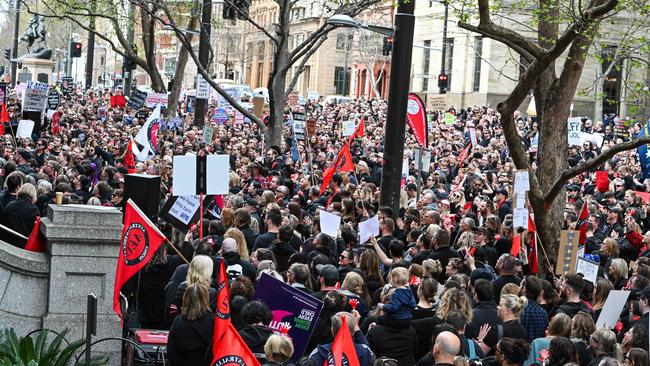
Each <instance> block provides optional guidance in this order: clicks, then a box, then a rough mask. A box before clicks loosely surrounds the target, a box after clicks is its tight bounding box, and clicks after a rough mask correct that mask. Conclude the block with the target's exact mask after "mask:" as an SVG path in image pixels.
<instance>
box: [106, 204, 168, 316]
mask: <svg viewBox="0 0 650 366" xmlns="http://www.w3.org/2000/svg"><path fill="white" fill-rule="evenodd" d="M164 242H165V236H164V235H163V234H162V233H161V232H160V230H158V228H157V227H156V225H154V224H153V223H152V222H151V220H149V218H147V216H146V215H145V214H144V213H143V212H142V211H141V210H140V208H138V206H136V204H135V203H134V202H133V201H132V200H130V199H129V200H128V201H127V203H126V208H125V209H124V229H123V230H122V240H120V253H119V256H118V258H117V269H116V270H115V287H114V289H113V310H115V312H116V313H117V315H119V317H120V320H122V319H123V318H122V309H121V307H120V290H121V289H122V286H124V284H125V283H126V281H128V280H129V278H131V277H133V275H135V274H136V273H138V271H139V270H141V269H142V268H143V267H144V266H145V265H146V264H147V263H148V262H149V261H150V260H151V258H153V256H154V255H155V253H156V252H157V251H158V249H159V248H160V246H161V245H162V244H163V243H164Z"/></svg>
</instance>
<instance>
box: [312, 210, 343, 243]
mask: <svg viewBox="0 0 650 366" xmlns="http://www.w3.org/2000/svg"><path fill="white" fill-rule="evenodd" d="M318 215H319V217H320V231H321V232H322V233H323V234H327V235H329V236H331V237H333V238H336V237H338V235H339V226H340V225H341V216H338V215H334V214H331V213H329V212H327V211H325V210H319V213H318Z"/></svg>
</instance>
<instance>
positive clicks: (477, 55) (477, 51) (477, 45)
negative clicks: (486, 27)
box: [472, 37, 483, 92]
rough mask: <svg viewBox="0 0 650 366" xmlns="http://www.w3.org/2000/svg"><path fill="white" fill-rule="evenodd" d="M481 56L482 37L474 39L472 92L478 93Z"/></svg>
mask: <svg viewBox="0 0 650 366" xmlns="http://www.w3.org/2000/svg"><path fill="white" fill-rule="evenodd" d="M482 56H483V37H475V38H474V82H473V83H472V91H475V92H477V91H479V89H480V88H481V58H482Z"/></svg>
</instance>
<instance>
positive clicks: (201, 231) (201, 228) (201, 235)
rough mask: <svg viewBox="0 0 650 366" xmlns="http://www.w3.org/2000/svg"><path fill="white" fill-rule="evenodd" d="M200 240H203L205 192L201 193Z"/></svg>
mask: <svg viewBox="0 0 650 366" xmlns="http://www.w3.org/2000/svg"><path fill="white" fill-rule="evenodd" d="M199 200H200V202H199V240H201V241H203V192H201V194H200V195H199Z"/></svg>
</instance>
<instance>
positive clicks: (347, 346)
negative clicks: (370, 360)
mask: <svg viewBox="0 0 650 366" xmlns="http://www.w3.org/2000/svg"><path fill="white" fill-rule="evenodd" d="M343 365H346V366H360V364H359V357H357V350H356V348H355V347H354V342H353V341H352V335H351V334H350V329H348V321H347V317H345V316H342V317H341V328H339V332H338V333H337V334H336V338H334V342H332V352H330V354H329V355H327V359H326V360H325V363H324V365H323V366H343Z"/></svg>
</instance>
